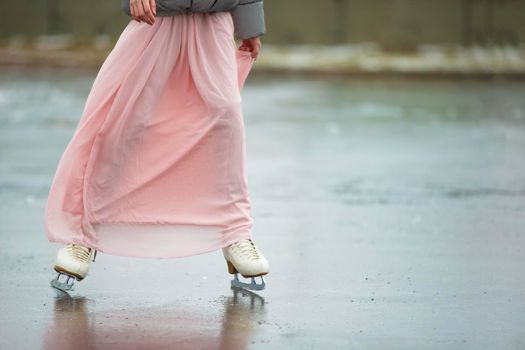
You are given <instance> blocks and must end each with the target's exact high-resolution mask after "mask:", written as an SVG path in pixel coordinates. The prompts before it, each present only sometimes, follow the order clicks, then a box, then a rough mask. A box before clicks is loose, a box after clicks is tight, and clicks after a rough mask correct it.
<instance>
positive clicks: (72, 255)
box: [51, 244, 97, 293]
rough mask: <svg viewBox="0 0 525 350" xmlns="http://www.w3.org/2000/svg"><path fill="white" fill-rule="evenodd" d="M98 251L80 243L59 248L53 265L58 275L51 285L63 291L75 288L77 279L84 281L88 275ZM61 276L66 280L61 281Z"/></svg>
mask: <svg viewBox="0 0 525 350" xmlns="http://www.w3.org/2000/svg"><path fill="white" fill-rule="evenodd" d="M96 255H97V251H96V250H95V249H93V248H87V247H83V246H81V245H78V244H68V245H65V246H63V247H61V248H60V249H59V250H58V255H57V260H56V262H55V266H54V267H53V268H54V269H55V271H56V272H58V275H57V276H56V278H54V279H53V280H51V286H52V287H54V288H57V289H59V290H61V291H63V292H66V293H67V292H68V291H70V290H72V289H73V284H74V283H75V279H76V280H77V281H82V280H83V279H84V277H86V275H87V273H88V271H89V267H90V263H91V261H95V257H96ZM61 276H64V277H65V281H60V278H61Z"/></svg>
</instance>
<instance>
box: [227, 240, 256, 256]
mask: <svg viewBox="0 0 525 350" xmlns="http://www.w3.org/2000/svg"><path fill="white" fill-rule="evenodd" d="M232 249H233V251H234V252H235V254H237V255H240V256H241V257H243V258H244V259H251V260H257V259H260V254H261V253H260V251H259V249H257V246H256V245H255V243H254V242H253V241H252V240H251V239H245V240H243V241H239V242H235V243H233V244H232Z"/></svg>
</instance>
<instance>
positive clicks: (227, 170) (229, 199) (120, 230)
mask: <svg viewBox="0 0 525 350" xmlns="http://www.w3.org/2000/svg"><path fill="white" fill-rule="evenodd" d="M252 64H253V59H252V58H251V56H250V53H249V52H245V51H240V50H238V49H237V47H236V43H235V41H234V39H233V21H232V18H231V15H230V13H229V12H218V13H195V14H185V15H179V16H173V17H157V18H156V21H155V24H154V25H153V26H150V25H148V24H146V23H138V22H136V21H134V20H130V22H129V23H128V25H127V26H126V28H125V29H124V31H123V32H122V34H121V36H120V37H119V39H118V41H117V43H116V45H115V47H114V48H113V50H112V51H111V53H110V54H109V55H108V57H107V59H106V61H105V62H104V64H103V65H102V67H101V69H100V71H99V72H98V74H97V76H96V79H95V81H94V83H93V86H92V89H91V92H90V93H89V96H88V98H87V101H86V105H85V108H84V111H83V114H82V116H81V118H80V121H79V124H78V126H77V128H76V131H75V133H74V135H73V137H72V139H71V141H70V142H69V144H68V146H67V148H66V149H65V151H64V153H63V155H62V157H61V159H60V162H59V164H58V168H57V171H56V174H55V177H54V179H53V183H52V185H51V189H50V192H49V196H48V199H47V204H46V209H45V230H46V234H47V237H48V240H49V241H50V242H56V243H62V244H67V243H76V244H80V245H83V246H86V247H91V248H95V249H97V250H98V251H100V252H104V253H108V254H113V255H123V256H131V257H144V258H176V257H183V256H190V255H196V254H201V253H205V252H209V251H213V250H216V249H218V248H221V247H225V246H227V245H229V244H231V243H233V242H235V241H238V240H241V239H244V238H250V237H251V226H252V221H253V220H252V218H251V216H250V208H251V207H250V200H249V197H248V191H247V177H246V160H245V156H246V152H245V131H244V122H243V116H242V110H241V90H242V87H243V85H244V81H245V79H246V77H247V76H248V74H249V72H250V70H251V67H252Z"/></svg>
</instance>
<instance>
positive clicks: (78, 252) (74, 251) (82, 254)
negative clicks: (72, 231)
mask: <svg viewBox="0 0 525 350" xmlns="http://www.w3.org/2000/svg"><path fill="white" fill-rule="evenodd" d="M67 250H68V253H69V255H71V256H72V257H73V258H74V259H76V260H79V261H81V262H84V263H87V262H88V261H89V253H90V252H91V248H86V247H83V246H81V245H78V244H70V245H68V246H67Z"/></svg>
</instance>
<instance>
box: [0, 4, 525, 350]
mask: <svg viewBox="0 0 525 350" xmlns="http://www.w3.org/2000/svg"><path fill="white" fill-rule="evenodd" d="M264 6H265V12H266V26H267V32H266V34H265V36H264V37H263V39H262V40H263V49H262V52H261V55H260V56H259V58H258V60H257V62H256V63H255V65H254V68H253V73H251V74H250V76H249V78H248V80H247V83H246V85H245V87H244V90H243V108H244V119H245V121H246V124H245V125H246V143H247V164H248V180H249V188H250V193H251V200H252V207H253V217H254V219H255V221H254V228H253V235H254V238H255V239H256V241H257V244H258V246H259V247H260V248H261V249H262V250H263V252H264V254H265V255H266V257H267V258H268V260H269V261H270V266H271V269H270V270H271V272H270V274H269V275H268V278H267V281H268V288H267V290H265V291H264V292H261V293H259V294H258V295H254V294H250V293H245V292H239V291H235V290H234V291H232V290H230V289H229V279H230V276H229V275H228V274H227V273H226V267H225V266H223V265H224V264H223V261H222V260H221V259H222V256H221V253H220V252H213V253H210V254H204V255H200V256H195V257H191V258H188V259H176V260H165V261H161V260H144V259H132V258H126V257H119V256H111V255H107V254H99V256H98V257H97V262H96V263H95V264H94V265H93V267H92V270H91V271H90V275H89V277H88V278H87V279H86V280H84V281H82V282H81V283H77V292H76V294H74V295H72V296H69V297H66V296H64V295H59V294H56V292H55V291H54V290H51V288H50V287H49V281H50V279H51V278H53V277H54V273H53V271H52V269H51V266H52V263H53V262H54V259H55V256H56V250H57V248H58V247H57V246H55V245H51V244H49V242H48V241H47V239H46V237H45V234H44V228H43V210H44V205H45V201H46V198H47V193H48V191H49V187H50V185H51V181H52V179H53V175H54V173H55V170H56V166H57V164H58V161H59V159H60V156H61V154H62V152H63V151H64V149H65V147H66V146H67V144H68V141H69V140H70V138H71V137H72V135H73V132H74V129H75V127H76V125H77V123H78V120H79V119H80V116H81V113H82V109H83V107H84V103H85V101H86V98H87V96H88V94H89V92H90V89H91V85H92V83H93V81H94V79H95V76H96V73H97V71H98V68H99V67H100V65H101V64H102V62H103V61H104V59H105V57H106V56H107V54H108V53H109V52H110V50H111V49H112V47H113V45H114V43H115V42H116V40H117V39H118V37H119V35H120V33H121V32H122V30H123V29H124V27H125V26H126V24H127V23H128V22H129V21H130V18H129V17H127V16H126V15H125V14H124V13H123V12H122V11H121V9H120V1H119V0H113V1H107V0H105V1H102V0H91V1H77V0H68V1H65V0H47V1H46V0H32V1H30V2H27V1H25V2H24V1H5V0H2V1H1V2H0V157H1V158H0V160H1V163H0V209H1V210H0V222H1V229H0V242H1V243H0V270H1V271H0V348H6V349H7V348H9V349H36V348H42V349H71V348H78V349H99V348H100V349H120V348H122V349H162V348H173V347H175V348H177V349H198V348H200V349H349V348H356V349H447V350H450V349H461V350H466V349H476V350H480V349H491V350H494V349H498V350H499V349H524V348H525V332H524V329H525V274H523V268H524V266H525V248H524V247H525V232H524V229H523V228H524V227H525V157H524V154H525V98H524V96H525V81H524V78H525V0H441V1H431V0H322V1H313V0H302V1H299V0H286V1H271V0H266V1H265V5H264ZM144 25H146V24H144Z"/></svg>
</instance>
